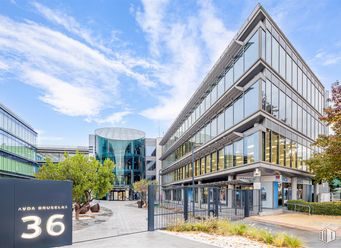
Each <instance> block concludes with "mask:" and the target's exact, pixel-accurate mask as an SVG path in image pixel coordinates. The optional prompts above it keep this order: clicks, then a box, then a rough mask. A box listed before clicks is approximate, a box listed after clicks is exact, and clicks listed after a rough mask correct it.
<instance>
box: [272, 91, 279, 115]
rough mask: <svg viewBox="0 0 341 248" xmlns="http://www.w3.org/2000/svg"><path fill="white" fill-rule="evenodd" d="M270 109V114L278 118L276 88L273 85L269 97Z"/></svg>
mask: <svg viewBox="0 0 341 248" xmlns="http://www.w3.org/2000/svg"><path fill="white" fill-rule="evenodd" d="M271 100H272V101H271V105H272V107H271V111H272V114H273V115H274V116H275V117H277V118H278V111H279V107H278V100H279V97H278V88H277V87H276V86H275V85H272V99H271Z"/></svg>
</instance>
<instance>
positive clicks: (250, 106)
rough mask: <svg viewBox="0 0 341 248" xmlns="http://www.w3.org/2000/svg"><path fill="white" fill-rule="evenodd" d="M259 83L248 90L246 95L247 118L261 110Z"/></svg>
mask: <svg viewBox="0 0 341 248" xmlns="http://www.w3.org/2000/svg"><path fill="white" fill-rule="evenodd" d="M258 93H259V83H258V82H257V83H255V84H253V85H252V86H250V88H248V89H247V91H246V92H245V95H244V108H245V117H247V116H249V115H251V114H253V113H255V112H256V111H257V110H258V109H259V94H258Z"/></svg>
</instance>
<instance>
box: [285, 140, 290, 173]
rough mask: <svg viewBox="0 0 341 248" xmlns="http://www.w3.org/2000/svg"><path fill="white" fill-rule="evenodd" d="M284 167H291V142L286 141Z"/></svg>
mask: <svg viewBox="0 0 341 248" xmlns="http://www.w3.org/2000/svg"><path fill="white" fill-rule="evenodd" d="M285 166H286V167H291V140H290V139H286V142H285Z"/></svg>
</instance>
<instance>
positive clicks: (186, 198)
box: [183, 188, 188, 221]
mask: <svg viewBox="0 0 341 248" xmlns="http://www.w3.org/2000/svg"><path fill="white" fill-rule="evenodd" d="M183 190H184V191H183V192H184V199H183V200H184V220H185V221H187V220H188V188H184V189H183Z"/></svg>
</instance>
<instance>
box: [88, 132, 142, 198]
mask: <svg viewBox="0 0 341 248" xmlns="http://www.w3.org/2000/svg"><path fill="white" fill-rule="evenodd" d="M90 147H91V149H92V150H93V151H94V154H95V156H96V159H98V160H99V161H100V162H101V163H103V162H104V160H105V159H107V158H109V159H111V160H112V161H113V162H114V163H115V169H114V173H115V183H114V185H113V190H112V192H111V193H110V194H109V199H110V200H125V199H131V198H132V197H133V191H132V189H131V186H132V184H133V183H134V182H135V181H139V180H140V179H142V178H144V177H145V133H144V132H142V131H139V130H135V129H128V128H100V129H97V130H95V135H93V136H92V135H91V136H90Z"/></svg>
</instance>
